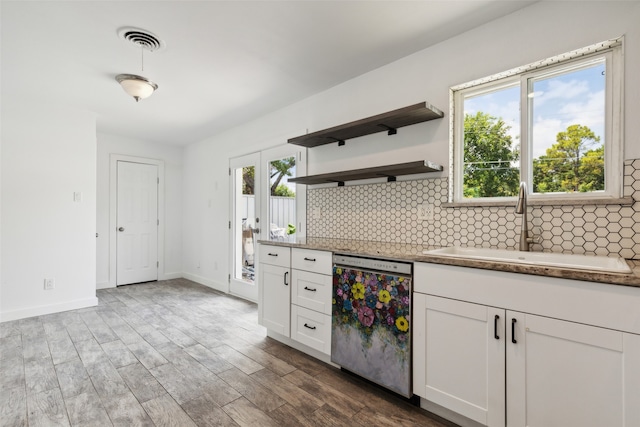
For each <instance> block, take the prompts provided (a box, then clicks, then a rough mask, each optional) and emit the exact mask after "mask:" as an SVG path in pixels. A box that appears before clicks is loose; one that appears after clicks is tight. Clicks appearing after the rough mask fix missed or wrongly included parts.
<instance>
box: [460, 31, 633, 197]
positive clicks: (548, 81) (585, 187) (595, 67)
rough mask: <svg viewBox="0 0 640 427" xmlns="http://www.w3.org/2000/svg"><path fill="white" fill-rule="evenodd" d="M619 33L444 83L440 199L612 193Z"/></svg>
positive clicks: (618, 147)
mask: <svg viewBox="0 0 640 427" xmlns="http://www.w3.org/2000/svg"><path fill="white" fill-rule="evenodd" d="M622 68H623V67H622V39H621V38H620V39H615V40H610V41H607V42H603V43H599V44H597V45H593V46H589V47H586V48H584V49H580V50H577V51H574V52H569V53H567V54H564V55H560V56H557V57H554V58H549V59H546V60H544V61H540V62H538V63H534V64H529V65H526V66H523V67H519V68H516V69H513V70H509V71H506V72H504V73H500V74H497V75H494V76H490V77H487V78H484V79H480V80H476V81H473V82H469V83H465V84H463V85H458V86H456V87H453V88H451V112H452V114H451V141H450V144H451V152H452V156H451V165H450V166H451V168H450V170H451V174H450V177H451V179H450V189H449V199H450V201H452V202H460V203H470V204H473V203H477V202H480V203H491V202H501V201H507V200H509V198H515V197H516V196H517V194H518V188H519V185H520V182H522V181H524V182H526V183H527V188H528V193H529V196H530V197H531V199H532V200H536V199H537V200H556V201H561V200H587V201H588V200H590V199H594V198H597V199H617V198H620V197H621V196H622V166H623V157H622V153H623V141H622V102H623V97H622V93H623V92H622V84H623V72H622V71H623V70H622Z"/></svg>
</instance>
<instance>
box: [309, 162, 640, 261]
mask: <svg viewBox="0 0 640 427" xmlns="http://www.w3.org/2000/svg"><path fill="white" fill-rule="evenodd" d="M447 194H448V181H447V178H434V179H421V180H411V181H397V182H389V183H380V184H367V185H354V186H346V187H331V188H314V189H308V190H307V210H308V212H314V209H318V211H319V212H320V215H319V216H318V217H312V216H311V215H308V216H307V221H308V225H307V235H308V236H310V237H325V238H341V239H357V240H368V241H379V242H393V243H411V244H420V245H424V246H429V247H441V246H452V245H459V246H475V247H494V248H516V247H517V245H518V236H519V232H520V221H521V216H520V215H516V214H515V213H514V208H513V207H511V206H505V207H447V206H444V205H445V204H446V203H447ZM624 195H625V196H632V197H633V200H634V202H633V204H630V205H619V204H618V205H580V206H569V205H565V206H529V215H528V216H529V227H530V230H531V231H532V232H533V233H534V234H535V235H537V236H540V237H541V239H542V240H541V241H540V243H538V244H534V245H532V249H533V250H534V251H545V252H566V253H576V254H591V255H619V256H621V257H623V258H627V259H640V159H636V160H627V161H625V167H624ZM425 203H431V204H433V207H434V210H433V220H432V221H423V220H419V219H418V207H419V206H421V205H422V204H425Z"/></svg>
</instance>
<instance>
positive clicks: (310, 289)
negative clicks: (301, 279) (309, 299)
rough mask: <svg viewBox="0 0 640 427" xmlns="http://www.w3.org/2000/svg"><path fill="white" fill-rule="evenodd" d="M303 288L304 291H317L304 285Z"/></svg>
mask: <svg viewBox="0 0 640 427" xmlns="http://www.w3.org/2000/svg"><path fill="white" fill-rule="evenodd" d="M304 290H305V291H311V292H315V291H317V289H312V288H307V287H306V286H305V287H304Z"/></svg>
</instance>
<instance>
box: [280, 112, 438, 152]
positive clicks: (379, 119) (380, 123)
mask: <svg viewBox="0 0 640 427" xmlns="http://www.w3.org/2000/svg"><path fill="white" fill-rule="evenodd" d="M442 117H444V113H443V112H442V111H440V110H439V109H437V108H436V107H434V106H433V105H431V104H429V103H428V102H420V103H418V104H415V105H410V106H408V107H404V108H399V109H397V110H393V111H389V112H387V113H383V114H378V115H377V116H371V117H367V118H366V119H361V120H356V121H355V122H350V123H345V124H343V125H339V126H334V127H332V128H329V129H324V130H320V131H318V132H313V133H309V134H306V135H301V136H297V137H295V138H291V139H289V140H288V142H289V144H296V145H302V146H304V147H317V146H319V145H325V144H331V143H333V142H337V143H338V145H339V146H340V145H344V144H345V140H347V139H352V138H357V137H359V136H365V135H371V134H373V133H378V132H385V131H386V132H387V135H395V134H397V133H398V128H401V127H404V126H409V125H415V124H417V123H422V122H426V121H429V120H434V119H440V118H442Z"/></svg>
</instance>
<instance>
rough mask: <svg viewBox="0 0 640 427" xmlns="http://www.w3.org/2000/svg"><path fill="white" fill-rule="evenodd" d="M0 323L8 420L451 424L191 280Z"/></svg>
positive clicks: (115, 292)
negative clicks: (305, 349)
mask: <svg viewBox="0 0 640 427" xmlns="http://www.w3.org/2000/svg"><path fill="white" fill-rule="evenodd" d="M98 298H99V301H100V304H99V305H98V306H97V307H92V308H87V309H81V310H74V311H68V312H64V313H57V314H52V315H47V316H39V317H33V318H28V319H22V320H17V321H12V322H4V323H1V324H0V425H2V426H11V427H16V426H69V425H71V426H91V427H95V426H111V425H113V426H176V427H184V426H279V427H286V426H347V425H348V426H426V427H440V426H452V424H450V423H447V422H446V421H443V420H440V419H437V418H436V417H435V416H431V415H430V414H428V413H427V412H424V411H422V410H420V409H418V408H416V407H414V406H411V405H409V404H408V403H406V402H404V401H403V400H401V399H398V398H396V397H395V396H393V395H390V394H388V393H386V392H384V391H381V390H379V389H377V388H375V387H372V386H370V385H368V384H366V383H365V382H363V381H361V380H359V379H358V378H354V377H352V376H350V375H347V374H345V373H343V372H341V371H340V370H338V369H335V368H333V367H331V366H329V365H327V364H325V363H322V362H319V361H317V360H316V359H313V358H311V357H309V356H307V355H305V354H303V353H300V352H298V351H296V350H294V349H291V348H290V347H287V346H285V345H283V344H280V343H279V342H277V341H275V340H273V339H271V338H268V337H266V332H265V329H264V328H263V327H261V326H259V325H258V324H257V317H258V314H257V306H256V305H255V304H252V303H249V302H247V301H244V300H241V299H238V298H234V297H231V296H228V295H224V294H222V293H219V292H216V291H213V290H211V289H209V288H206V287H204V286H201V285H198V284H196V283H193V282H190V281H188V280H185V279H177V280H168V281H162V282H154V283H147V284H139V285H131V286H124V287H119V288H115V289H104V290H99V291H98Z"/></svg>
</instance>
